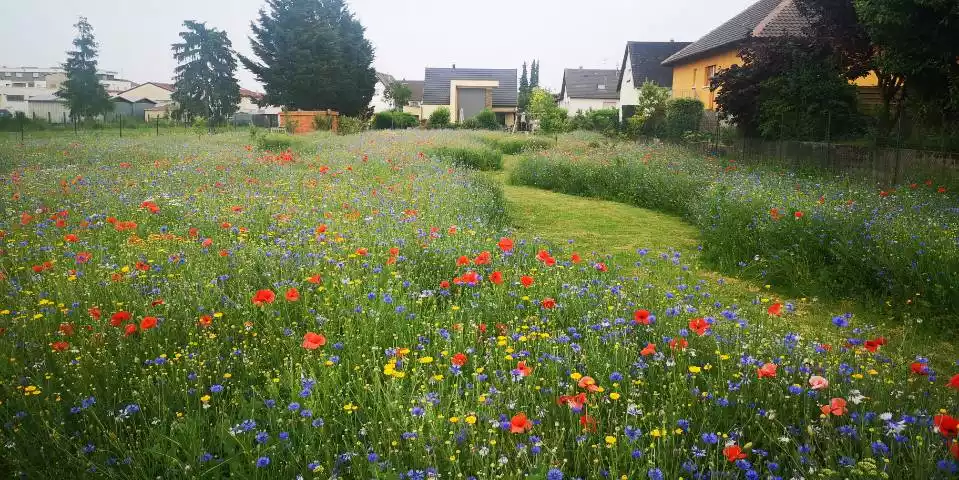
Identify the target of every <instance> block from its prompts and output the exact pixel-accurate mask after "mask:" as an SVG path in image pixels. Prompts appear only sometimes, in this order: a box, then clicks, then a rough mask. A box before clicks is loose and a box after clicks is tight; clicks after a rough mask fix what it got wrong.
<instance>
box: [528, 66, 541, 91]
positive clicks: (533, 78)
mask: <svg viewBox="0 0 959 480" xmlns="http://www.w3.org/2000/svg"><path fill="white" fill-rule="evenodd" d="M538 86H539V60H533V68H532V69H531V70H530V73H529V88H530V90H531V91H532V89H534V88H536V87H538Z"/></svg>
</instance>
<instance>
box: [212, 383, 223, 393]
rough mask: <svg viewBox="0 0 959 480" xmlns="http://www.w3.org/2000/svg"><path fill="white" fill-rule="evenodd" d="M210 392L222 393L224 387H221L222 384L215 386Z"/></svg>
mask: <svg viewBox="0 0 959 480" xmlns="http://www.w3.org/2000/svg"><path fill="white" fill-rule="evenodd" d="M210 391H211V392H213V393H220V392H222V391H223V385H220V384H216V385H213V386H212V387H210Z"/></svg>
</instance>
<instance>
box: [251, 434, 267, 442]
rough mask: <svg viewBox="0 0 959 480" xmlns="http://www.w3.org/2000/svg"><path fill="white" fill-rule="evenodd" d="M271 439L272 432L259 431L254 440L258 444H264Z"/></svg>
mask: <svg viewBox="0 0 959 480" xmlns="http://www.w3.org/2000/svg"><path fill="white" fill-rule="evenodd" d="M269 439H270V434H269V433H266V432H257V434H256V436H255V437H253V440H254V441H256V443H258V444H264V443H266V442H267V441H268V440H269Z"/></svg>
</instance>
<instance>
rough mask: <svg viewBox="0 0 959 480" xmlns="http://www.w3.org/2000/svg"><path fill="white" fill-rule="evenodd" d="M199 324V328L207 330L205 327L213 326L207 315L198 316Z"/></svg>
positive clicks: (211, 318) (211, 319) (210, 318)
mask: <svg viewBox="0 0 959 480" xmlns="http://www.w3.org/2000/svg"><path fill="white" fill-rule="evenodd" d="M199 323H200V326H201V327H203V328H207V327H209V326H211V325H213V317H211V316H209V315H202V316H200V322H199Z"/></svg>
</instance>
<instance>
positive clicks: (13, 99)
mask: <svg viewBox="0 0 959 480" xmlns="http://www.w3.org/2000/svg"><path fill="white" fill-rule="evenodd" d="M7 101H8V102H22V101H23V95H7Z"/></svg>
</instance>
